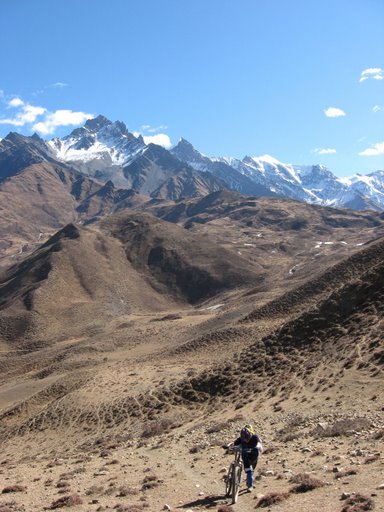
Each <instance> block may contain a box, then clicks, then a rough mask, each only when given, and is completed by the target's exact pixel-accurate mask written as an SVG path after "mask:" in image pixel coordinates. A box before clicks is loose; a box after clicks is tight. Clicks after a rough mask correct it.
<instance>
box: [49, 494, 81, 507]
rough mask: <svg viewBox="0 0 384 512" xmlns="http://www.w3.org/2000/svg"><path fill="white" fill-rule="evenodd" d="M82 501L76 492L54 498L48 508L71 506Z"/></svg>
mask: <svg viewBox="0 0 384 512" xmlns="http://www.w3.org/2000/svg"><path fill="white" fill-rule="evenodd" d="M82 503H83V500H82V499H81V498H80V496H79V495H78V494H71V495H69V496H63V497H62V498H59V499H58V500H55V501H54V502H53V503H52V504H51V506H50V507H49V509H50V510H53V509H55V508H63V507H73V506H75V505H81V504H82Z"/></svg>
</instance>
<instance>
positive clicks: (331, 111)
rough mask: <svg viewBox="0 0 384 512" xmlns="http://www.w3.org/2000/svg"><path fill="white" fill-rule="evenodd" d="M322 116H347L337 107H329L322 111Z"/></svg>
mask: <svg viewBox="0 0 384 512" xmlns="http://www.w3.org/2000/svg"><path fill="white" fill-rule="evenodd" d="M324 114H325V115H326V116H327V117H343V116H346V115H347V114H346V113H345V112H344V110H341V108H337V107H329V108H327V109H326V110H324Z"/></svg>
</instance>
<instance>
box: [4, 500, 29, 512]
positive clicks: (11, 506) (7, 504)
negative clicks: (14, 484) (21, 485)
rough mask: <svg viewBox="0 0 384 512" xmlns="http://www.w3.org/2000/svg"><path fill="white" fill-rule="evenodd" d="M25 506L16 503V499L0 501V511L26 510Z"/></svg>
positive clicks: (15, 511) (16, 511)
mask: <svg viewBox="0 0 384 512" xmlns="http://www.w3.org/2000/svg"><path fill="white" fill-rule="evenodd" d="M24 510H25V508H24V507H23V506H20V505H18V504H17V503H16V501H14V500H12V501H0V512H19V511H20V512H22V511H23V512H24Z"/></svg>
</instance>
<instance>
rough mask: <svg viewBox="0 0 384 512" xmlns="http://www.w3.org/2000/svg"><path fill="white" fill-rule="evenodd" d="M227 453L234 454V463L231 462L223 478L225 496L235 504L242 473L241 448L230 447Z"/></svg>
mask: <svg viewBox="0 0 384 512" xmlns="http://www.w3.org/2000/svg"><path fill="white" fill-rule="evenodd" d="M228 451H230V452H233V453H234V454H235V460H234V462H231V464H230V466H229V469H228V473H227V476H226V478H225V495H226V496H227V497H228V498H229V497H231V498H232V503H233V504H234V503H236V501H237V497H238V495H239V490H240V484H241V476H242V473H243V461H242V458H241V451H242V450H241V448H240V447H231V448H228Z"/></svg>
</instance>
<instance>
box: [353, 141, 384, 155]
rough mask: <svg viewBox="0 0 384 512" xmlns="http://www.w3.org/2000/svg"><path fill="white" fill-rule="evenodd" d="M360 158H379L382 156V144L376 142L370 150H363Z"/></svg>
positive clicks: (383, 143)
mask: <svg viewBox="0 0 384 512" xmlns="http://www.w3.org/2000/svg"><path fill="white" fill-rule="evenodd" d="M359 155H360V156H380V155H384V142H378V143H377V144H374V145H373V146H372V147H371V148H367V149H364V151H361V153H359Z"/></svg>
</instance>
